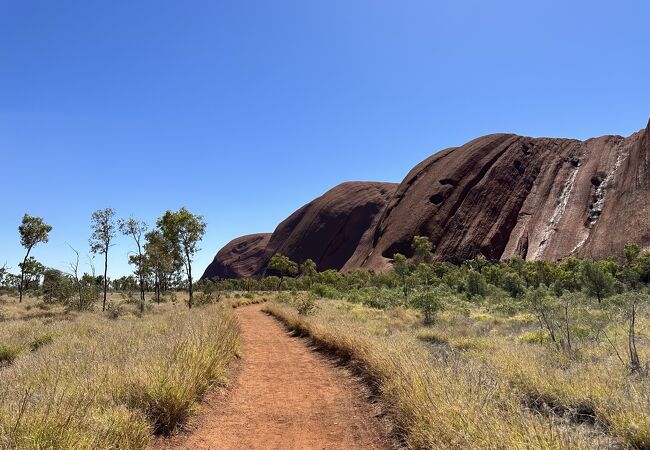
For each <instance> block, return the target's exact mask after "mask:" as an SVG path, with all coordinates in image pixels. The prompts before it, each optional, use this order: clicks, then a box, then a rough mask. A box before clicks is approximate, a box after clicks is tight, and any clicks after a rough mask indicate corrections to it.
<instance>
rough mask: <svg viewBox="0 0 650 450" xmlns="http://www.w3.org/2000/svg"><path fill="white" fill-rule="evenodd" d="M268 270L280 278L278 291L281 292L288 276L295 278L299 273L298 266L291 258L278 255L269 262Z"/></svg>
mask: <svg viewBox="0 0 650 450" xmlns="http://www.w3.org/2000/svg"><path fill="white" fill-rule="evenodd" d="M267 268H268V270H270V271H272V272H274V273H277V274H278V275H279V277H280V281H279V282H278V285H277V289H278V290H280V288H281V287H282V282H283V281H284V277H286V276H295V275H296V274H297V273H298V264H296V263H295V262H294V261H291V259H289V257H287V256H284V255H281V254H280V253H276V254H275V255H273V256H272V257H271V259H270V260H269V264H268V266H267Z"/></svg>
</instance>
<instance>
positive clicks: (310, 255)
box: [264, 182, 397, 270]
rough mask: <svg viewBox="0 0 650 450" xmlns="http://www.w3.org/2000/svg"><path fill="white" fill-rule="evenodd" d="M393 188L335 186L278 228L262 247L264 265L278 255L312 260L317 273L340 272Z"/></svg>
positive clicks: (390, 185)
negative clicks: (263, 247)
mask: <svg viewBox="0 0 650 450" xmlns="http://www.w3.org/2000/svg"><path fill="white" fill-rule="evenodd" d="M396 188H397V184H395V183H372V182H348V183H342V184H339V185H338V186H336V187H335V188H333V189H331V190H329V191H327V192H326V193H325V194H323V195H322V196H320V197H318V198H317V199H315V200H312V201H311V202H309V203H308V204H306V205H305V206H303V207H302V208H300V209H299V210H298V211H296V212H294V213H293V214H292V215H290V216H289V217H288V218H287V219H285V220H284V222H282V223H281V224H280V225H278V227H277V228H276V229H275V231H274V232H273V236H271V240H270V241H269V244H268V245H267V247H266V252H265V256H264V258H265V263H266V261H268V260H269V259H270V258H271V256H273V255H274V254H275V253H281V254H283V255H285V256H288V257H289V258H291V259H292V260H293V261H296V262H298V263H301V262H303V261H305V260H306V259H312V260H314V262H315V263H316V267H317V268H318V270H327V269H341V268H342V267H343V266H344V265H345V263H346V262H347V260H348V259H349V258H350V257H351V256H352V254H353V253H354V252H355V250H356V249H357V247H358V246H359V243H360V241H361V238H362V237H363V235H364V234H365V233H366V231H367V230H369V229H371V228H373V227H374V225H375V221H376V219H377V218H378V216H379V214H380V213H381V212H382V211H383V210H384V208H385V206H386V203H387V202H388V200H389V199H390V198H392V196H393V193H394V192H395V189H396Z"/></svg>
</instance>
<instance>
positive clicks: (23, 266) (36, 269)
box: [18, 256, 45, 291]
mask: <svg viewBox="0 0 650 450" xmlns="http://www.w3.org/2000/svg"><path fill="white" fill-rule="evenodd" d="M18 266H19V267H20V273H21V274H22V278H23V280H24V283H23V290H24V291H27V290H29V287H30V284H31V283H32V282H34V283H35V284H36V288H38V283H39V281H40V278H41V276H42V275H43V273H44V272H45V266H44V265H43V264H41V263H40V262H38V261H36V259H34V257H33V256H30V257H29V258H27V260H26V261H23V262H22V263H20V264H18Z"/></svg>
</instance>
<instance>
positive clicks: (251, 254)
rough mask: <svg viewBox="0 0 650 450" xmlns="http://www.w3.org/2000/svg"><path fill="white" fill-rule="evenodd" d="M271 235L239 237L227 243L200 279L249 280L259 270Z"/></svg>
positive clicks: (261, 234) (260, 234)
mask: <svg viewBox="0 0 650 450" xmlns="http://www.w3.org/2000/svg"><path fill="white" fill-rule="evenodd" d="M269 239H271V233H258V234H249V235H246V236H241V237H238V238H236V239H233V240H232V241H230V242H228V243H227V244H226V245H225V246H224V247H223V248H222V249H221V250H219V252H218V253H217V255H216V256H215V257H214V260H213V261H212V262H211V263H210V265H209V266H208V267H207V268H206V269H205V272H203V276H202V277H201V278H251V277H254V276H257V275H258V274H259V273H260V270H261V269H263V268H262V267H260V266H261V264H262V261H263V256H264V250H265V249H266V245H267V244H268V243H269Z"/></svg>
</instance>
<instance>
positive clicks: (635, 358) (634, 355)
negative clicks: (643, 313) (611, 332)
mask: <svg viewBox="0 0 650 450" xmlns="http://www.w3.org/2000/svg"><path fill="white" fill-rule="evenodd" d="M635 325H636V302H633V303H632V311H631V317H630V328H629V330H628V336H627V339H628V348H629V352H630V368H631V370H632V372H636V371H637V370H639V369H640V368H641V363H640V362H639V353H638V352H637V350H636V333H635Z"/></svg>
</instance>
